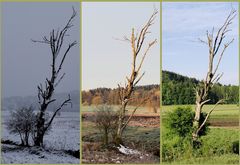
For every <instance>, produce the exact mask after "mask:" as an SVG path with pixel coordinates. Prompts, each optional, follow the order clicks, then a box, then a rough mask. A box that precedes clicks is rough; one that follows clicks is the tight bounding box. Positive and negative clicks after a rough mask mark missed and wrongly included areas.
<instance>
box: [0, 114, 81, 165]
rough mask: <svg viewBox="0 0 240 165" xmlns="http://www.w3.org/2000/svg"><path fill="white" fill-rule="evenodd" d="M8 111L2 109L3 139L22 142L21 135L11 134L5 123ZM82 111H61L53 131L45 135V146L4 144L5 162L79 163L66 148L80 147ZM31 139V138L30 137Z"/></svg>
mask: <svg viewBox="0 0 240 165" xmlns="http://www.w3.org/2000/svg"><path fill="white" fill-rule="evenodd" d="M9 114H10V113H9V112H8V111H2V119H3V120H2V124H3V125H2V134H1V138H2V139H3V140H11V141H13V142H17V143H20V138H19V135H13V134H9V132H8V130H7V129H6V127H5V125H4V120H7V118H8V117H9ZM79 124H80V113H79V112H61V116H56V118H55V119H54V121H53V124H52V131H50V132H49V134H48V135H45V137H44V148H45V150H43V149H39V148H37V149H36V148H34V147H30V148H22V147H18V146H14V145H6V144H2V159H3V163H14V164H22V163H23V164H60V163H61V164H62V163H64V164H79V163H80V160H79V159H78V158H75V157H73V156H71V155H69V154H67V153H65V152H64V150H74V151H76V150H79V149H80V126H79ZM30 140H31V138H30Z"/></svg>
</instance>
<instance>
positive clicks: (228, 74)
mask: <svg viewBox="0 0 240 165" xmlns="http://www.w3.org/2000/svg"><path fill="white" fill-rule="evenodd" d="M232 7H233V8H234V9H236V10H238V3H234V2H232V3H223V2H214V3H213V2H204V3H203V2H202V3H200V2H197V3H196V2H195V3H193V2H184V3H183V2H179V3H176V2H164V3H163V33H162V34H163V56H162V59H163V61H162V63H163V66H162V67H163V70H169V71H174V72H177V73H180V74H183V75H187V76H190V77H196V78H198V79H203V78H205V76H206V72H207V65H208V47H207V46H206V45H204V44H202V43H200V42H198V40H197V39H198V38H201V39H206V31H207V30H212V28H213V26H214V27H215V29H218V28H219V27H220V26H221V25H222V24H223V22H224V21H225V19H226V17H227V16H228V14H229V12H230V11H231V8H232ZM230 28H231V29H232V31H231V32H229V33H228V35H227V37H226V39H225V41H226V42H227V41H229V40H231V38H234V42H233V44H231V45H230V46H229V48H228V49H227V50H226V53H225V54H224V56H223V59H222V63H221V64H220V67H219V73H221V72H223V73H224V75H223V77H222V78H221V79H220V81H219V82H221V83H223V84H235V85H237V84H238V73H239V72H238V61H239V58H238V54H239V53H238V16H237V17H235V19H234V21H233V24H232V25H231V26H230Z"/></svg>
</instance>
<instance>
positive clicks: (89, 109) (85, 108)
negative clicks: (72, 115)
mask: <svg viewBox="0 0 240 165" xmlns="http://www.w3.org/2000/svg"><path fill="white" fill-rule="evenodd" d="M112 107H113V109H114V110H118V109H119V106H118V105H112ZM134 108H135V106H128V107H127V110H128V113H131V112H132V111H133V109H134ZM95 110H96V106H95V105H92V106H83V107H82V112H94V111H95ZM136 114H146V115H156V113H153V112H151V111H150V110H149V108H148V107H139V108H138V109H137V111H136ZM157 114H159V110H158V113H157Z"/></svg>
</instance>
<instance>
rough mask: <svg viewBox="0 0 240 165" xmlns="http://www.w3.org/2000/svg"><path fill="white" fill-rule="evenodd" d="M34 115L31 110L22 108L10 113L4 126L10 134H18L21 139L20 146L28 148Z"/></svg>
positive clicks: (30, 108)
mask: <svg viewBox="0 0 240 165" xmlns="http://www.w3.org/2000/svg"><path fill="white" fill-rule="evenodd" d="M35 121H36V120H35V114H34V112H33V108H32V107H31V106H30V107H22V108H19V109H17V110H16V111H13V112H11V115H10V118H9V119H8V120H7V122H6V126H7V129H8V131H10V134H18V135H19V136H20V138H21V145H23V146H29V135H30V134H31V131H32V129H33V127H34V124H35Z"/></svg>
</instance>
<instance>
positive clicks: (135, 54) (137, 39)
mask: <svg viewBox="0 0 240 165" xmlns="http://www.w3.org/2000/svg"><path fill="white" fill-rule="evenodd" d="M157 13H158V11H157V10H156V9H155V10H154V12H153V14H152V15H151V16H150V18H149V20H148V21H147V23H146V24H145V25H144V26H143V28H142V29H141V31H140V33H139V34H138V33H135V30H134V28H133V29H132V34H131V37H130V38H127V37H124V41H127V42H129V43H130V45H131V48H132V67H131V73H130V76H129V77H128V76H126V79H127V83H126V84H125V86H124V87H122V86H121V85H120V84H118V94H119V99H120V103H121V107H120V111H119V115H118V127H117V133H116V137H115V140H114V141H115V143H116V144H120V143H122V134H123V131H124V130H125V128H126V126H127V125H128V123H129V122H130V120H131V118H132V117H133V115H134V113H135V112H136V110H137V109H138V108H139V107H140V106H141V105H143V104H144V103H145V102H146V101H147V100H148V98H146V99H144V100H143V101H141V102H140V103H139V105H138V106H136V107H135V108H134V110H133V111H132V113H131V114H130V116H128V118H126V110H127V109H126V108H127V105H128V103H129V101H130V100H132V99H133V98H132V93H133V91H134V88H135V86H136V85H137V84H138V82H139V81H140V80H141V79H142V77H143V76H144V74H145V72H143V73H140V71H141V68H142V65H143V62H144V59H145V58H146V56H147V54H148V51H149V50H150V48H151V47H152V46H153V45H154V44H155V43H156V42H157V40H156V39H155V40H153V41H152V42H150V43H148V45H147V46H146V49H145V50H144V51H142V49H144V48H143V45H144V41H145V38H146V35H147V34H149V33H150V31H149V28H150V27H151V26H152V25H153V23H154V19H155V17H156V15H157ZM140 54H142V56H141V59H140V61H139V64H137V62H138V59H139V58H140Z"/></svg>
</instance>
